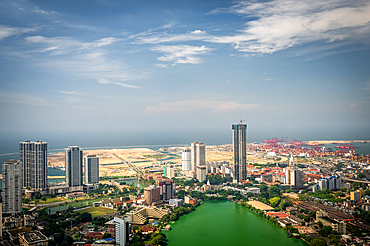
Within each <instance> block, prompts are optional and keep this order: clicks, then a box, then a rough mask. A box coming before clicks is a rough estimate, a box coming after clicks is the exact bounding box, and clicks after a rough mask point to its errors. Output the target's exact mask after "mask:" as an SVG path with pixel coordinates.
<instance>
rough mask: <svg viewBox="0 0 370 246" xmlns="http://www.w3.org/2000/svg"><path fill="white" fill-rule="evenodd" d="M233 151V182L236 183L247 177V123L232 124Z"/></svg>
mask: <svg viewBox="0 0 370 246" xmlns="http://www.w3.org/2000/svg"><path fill="white" fill-rule="evenodd" d="M231 128H232V134H233V151H234V172H233V182H234V183H238V182H239V181H241V180H246V179H247V149H246V145H247V124H242V120H241V121H240V123H239V124H234V125H232V127H231Z"/></svg>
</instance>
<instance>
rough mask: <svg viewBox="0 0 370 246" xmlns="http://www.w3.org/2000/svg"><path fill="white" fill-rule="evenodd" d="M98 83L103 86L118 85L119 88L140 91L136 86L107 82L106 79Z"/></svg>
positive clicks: (99, 80)
mask: <svg viewBox="0 0 370 246" xmlns="http://www.w3.org/2000/svg"><path fill="white" fill-rule="evenodd" d="M98 82H99V83H100V84H103V85H109V84H113V85H119V86H122V87H126V88H131V89H140V87H139V86H136V85H130V84H126V83H120V82H109V81H107V80H106V79H98Z"/></svg>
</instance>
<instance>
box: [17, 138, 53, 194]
mask: <svg viewBox="0 0 370 246" xmlns="http://www.w3.org/2000/svg"><path fill="white" fill-rule="evenodd" d="M19 160H20V162H21V165H22V167H21V168H22V172H21V173H22V183H23V187H25V188H27V187H28V188H32V189H35V190H42V189H46V188H47V182H48V181H47V178H48V169H47V143H46V142H42V141H41V140H40V141H37V142H31V141H25V142H21V143H19Z"/></svg>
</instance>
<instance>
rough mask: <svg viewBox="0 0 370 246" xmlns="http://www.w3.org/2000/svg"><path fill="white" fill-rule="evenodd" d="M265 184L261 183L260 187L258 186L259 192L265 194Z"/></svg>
mask: <svg viewBox="0 0 370 246" xmlns="http://www.w3.org/2000/svg"><path fill="white" fill-rule="evenodd" d="M267 188H268V187H267V184H266V183H262V184H261V185H260V190H261V192H265V191H267Z"/></svg>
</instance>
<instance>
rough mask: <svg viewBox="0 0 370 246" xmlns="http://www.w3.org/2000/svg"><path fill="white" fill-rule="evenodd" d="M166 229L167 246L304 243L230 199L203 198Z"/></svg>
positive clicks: (297, 245)
mask: <svg viewBox="0 0 370 246" xmlns="http://www.w3.org/2000/svg"><path fill="white" fill-rule="evenodd" d="M171 227H172V230H171V231H169V232H165V234H166V235H167V239H168V246H188V245H192V246H195V245H201V246H214V245H228V246H229V245H230V246H232V245H251V246H252V245H253V246H256V245H257V246H258V245H261V246H263V245H274V246H303V245H304V246H307V243H305V242H304V241H302V240H300V239H294V238H288V237H287V235H288V233H287V232H286V231H284V230H283V229H281V228H280V227H278V226H277V225H274V224H272V223H271V222H269V221H268V220H267V219H265V218H262V217H259V216H258V215H256V214H255V213H254V212H252V211H250V210H248V209H247V208H246V207H244V206H242V205H240V204H237V203H233V202H230V201H205V202H203V204H202V205H200V206H199V207H198V208H197V209H196V210H195V211H193V212H191V213H189V214H187V215H185V216H182V217H180V219H179V220H178V221H176V222H175V223H174V224H171Z"/></svg>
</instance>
